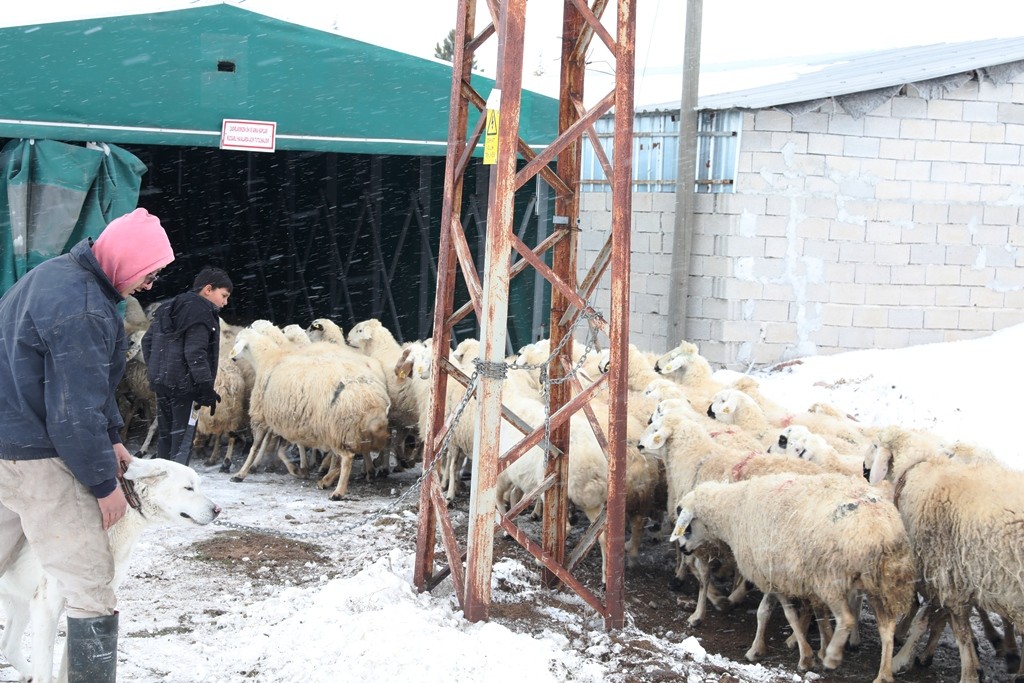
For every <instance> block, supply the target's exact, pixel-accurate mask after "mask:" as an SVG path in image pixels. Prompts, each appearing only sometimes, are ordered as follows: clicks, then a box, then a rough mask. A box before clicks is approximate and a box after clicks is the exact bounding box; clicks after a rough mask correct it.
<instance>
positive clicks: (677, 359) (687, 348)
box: [654, 339, 698, 375]
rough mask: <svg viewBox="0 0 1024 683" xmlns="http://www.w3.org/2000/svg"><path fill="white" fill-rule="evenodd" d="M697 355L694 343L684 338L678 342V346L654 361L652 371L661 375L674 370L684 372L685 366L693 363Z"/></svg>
mask: <svg viewBox="0 0 1024 683" xmlns="http://www.w3.org/2000/svg"><path fill="white" fill-rule="evenodd" d="M697 355H698V354H697V347H696V345H694V344H692V343H690V342H688V341H686V340H685V339H684V340H683V341H681V342H679V346H677V347H675V348H674V349H672V350H671V351H669V352H668V353H666V354H664V355H663V356H662V357H661V358H659V359H658V360H657V361H656V362H655V363H654V371H655V372H657V373H659V374H662V375H671V374H672V373H674V372H682V373H684V374H685V373H686V369H687V366H688V365H689V364H691V363H693V360H694V358H695V357H696V356H697Z"/></svg>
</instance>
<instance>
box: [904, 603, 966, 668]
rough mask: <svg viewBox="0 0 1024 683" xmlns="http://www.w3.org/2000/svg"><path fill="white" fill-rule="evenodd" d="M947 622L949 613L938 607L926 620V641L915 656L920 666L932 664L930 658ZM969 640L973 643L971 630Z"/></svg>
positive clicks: (937, 645) (933, 654)
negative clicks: (927, 620) (919, 652)
mask: <svg viewBox="0 0 1024 683" xmlns="http://www.w3.org/2000/svg"><path fill="white" fill-rule="evenodd" d="M947 623H949V614H948V613H947V612H946V611H945V610H942V609H939V610H938V611H937V612H936V613H935V614H933V615H932V617H931V619H930V620H929V622H928V631H929V633H928V642H926V643H925V644H924V649H923V650H921V654H920V655H918V656H917V662H918V664H920V665H921V666H923V667H924V666H931V665H932V658H933V657H934V656H935V650H936V649H937V648H938V647H939V639H940V638H941V637H942V633H943V631H945V630H946V624H947ZM971 642H972V643H974V633H973V631H972V632H971Z"/></svg>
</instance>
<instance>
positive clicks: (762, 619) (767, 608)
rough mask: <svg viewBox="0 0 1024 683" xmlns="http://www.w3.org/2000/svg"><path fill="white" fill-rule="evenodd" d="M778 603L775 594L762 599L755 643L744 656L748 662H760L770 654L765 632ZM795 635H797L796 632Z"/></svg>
mask: <svg viewBox="0 0 1024 683" xmlns="http://www.w3.org/2000/svg"><path fill="white" fill-rule="evenodd" d="M776 602H778V597H777V596H776V595H775V593H765V594H764V597H762V598H761V604H760V605H758V606H757V631H756V632H755V633H754V642H753V643H752V644H751V645H750V649H749V650H747V654H746V655H744V656H745V657H746V658H747V661H748V662H758V661H760V660H761V658H762V657H764V656H765V655H766V654H768V645H767V643H765V641H764V632H765V630H766V629H767V627H768V619H769V618H771V616H772V610H774V609H775V603H776ZM794 633H796V631H795V630H794Z"/></svg>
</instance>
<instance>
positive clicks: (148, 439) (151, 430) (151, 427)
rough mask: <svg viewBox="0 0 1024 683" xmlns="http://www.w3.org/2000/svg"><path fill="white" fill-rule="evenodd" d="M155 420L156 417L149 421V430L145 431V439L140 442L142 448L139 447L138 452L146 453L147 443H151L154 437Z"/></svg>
mask: <svg viewBox="0 0 1024 683" xmlns="http://www.w3.org/2000/svg"><path fill="white" fill-rule="evenodd" d="M156 429H157V421H156V418H153V420H152V421H151V422H150V423H149V431H148V432H146V439H145V441H143V442H142V448H140V449H139V454H140V455H141V454H143V453H148V452H149V445H150V444H151V443H153V439H154V438H155V437H156Z"/></svg>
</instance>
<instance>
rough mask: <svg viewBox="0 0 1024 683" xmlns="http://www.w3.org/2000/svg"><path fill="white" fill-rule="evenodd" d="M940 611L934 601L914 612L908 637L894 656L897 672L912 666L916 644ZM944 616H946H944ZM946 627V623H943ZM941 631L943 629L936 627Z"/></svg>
mask: <svg viewBox="0 0 1024 683" xmlns="http://www.w3.org/2000/svg"><path fill="white" fill-rule="evenodd" d="M937 611H938V608H937V607H935V606H933V605H932V603H930V602H926V603H925V604H923V605H921V606H920V607H918V608H917V611H916V612H915V613H914V618H913V620H912V621H911V622H910V627H909V628H908V629H907V634H906V638H905V639H904V641H903V646H902V647H900V651H899V652H897V653H896V656H895V657H893V658H892V669H893V671H895V672H897V673H901V672H903V671H904V670H906V669H909V668H910V664H911V662H912V661H913V657H914V646H915V645H917V641H918V640H920V639H921V636H923V635H924V633H925V631H927V630H928V627H929V625H930V623H931V617H932V616H933V615H934V614H935V613H936V612H937ZM943 618H945V617H944V616H943ZM942 626H943V627H945V623H943V624H942ZM936 630H938V632H939V633H941V632H942V631H941V629H936Z"/></svg>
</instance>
